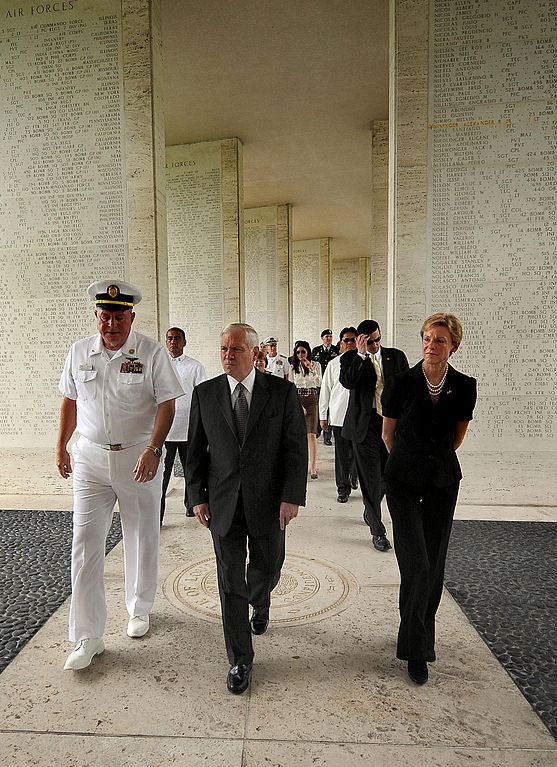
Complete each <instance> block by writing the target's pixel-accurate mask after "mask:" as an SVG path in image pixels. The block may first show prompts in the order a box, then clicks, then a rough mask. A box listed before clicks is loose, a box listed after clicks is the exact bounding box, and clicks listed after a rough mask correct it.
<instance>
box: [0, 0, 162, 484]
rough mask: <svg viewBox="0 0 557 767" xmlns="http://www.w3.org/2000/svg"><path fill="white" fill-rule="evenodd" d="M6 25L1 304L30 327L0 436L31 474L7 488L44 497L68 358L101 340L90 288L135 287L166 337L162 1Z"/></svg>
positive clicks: (111, 0)
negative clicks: (159, 269)
mask: <svg viewBox="0 0 557 767" xmlns="http://www.w3.org/2000/svg"><path fill="white" fill-rule="evenodd" d="M0 19H1V24H0V50H1V53H2V67H1V68H0V91H1V99H2V105H3V109H2V111H1V112H0V131H1V134H2V138H3V152H2V153H0V172H1V174H2V184H1V185H0V265H1V268H0V293H1V298H0V306H1V308H2V309H3V310H4V313H5V314H6V316H12V317H14V318H17V319H16V320H15V321H14V322H13V323H12V324H11V326H10V328H9V336H7V335H6V333H7V331H8V328H4V330H3V332H2V337H3V343H2V344H1V346H2V348H3V351H2V352H1V353H0V355H1V357H2V360H1V363H2V364H0V403H1V404H0V434H1V435H2V444H3V446H4V447H6V446H8V451H7V452H8V454H7V455H4V453H3V454H2V455H3V465H4V466H9V465H10V463H13V462H15V463H16V464H17V465H18V466H22V465H23V464H24V463H25V465H26V466H27V467H28V468H27V471H26V475H25V476H21V477H20V476H19V472H17V471H16V472H8V473H7V475H8V474H9V476H10V477H11V478H10V480H9V482H8V485H7V488H6V489H12V488H13V489H14V490H17V488H18V487H19V486H22V487H23V488H24V489H25V490H26V491H31V490H32V489H33V483H35V482H36V483H37V486H38V488H39V489H40V490H41V491H42V492H44V491H45V490H46V489H47V488H48V489H54V488H55V487H56V489H57V485H56V477H53V476H52V474H53V469H52V466H53V455H52V449H53V445H54V443H55V441H56V432H57V426H58V408H59V403H60V396H59V393H58V389H57V382H58V378H59V375H60V371H61V368H62V364H63V360H64V357H65V355H66V352H67V349H68V347H69V345H70V343H71V342H72V341H73V340H75V339H76V338H79V337H80V336H84V335H90V334H92V333H94V332H95V326H94V319H93V315H92V305H91V303H90V301H89V299H88V298H87V297H86V295H85V288H86V287H87V285H88V284H89V283H90V282H92V281H93V280H94V279H97V278H99V277H102V276H105V275H108V274H110V275H115V276H120V277H125V276H129V278H130V279H134V280H135V281H136V282H138V283H139V284H140V285H141V287H142V289H143V290H144V295H145V302H144V303H143V304H142V306H141V310H140V309H138V321H137V323H136V324H137V327H138V328H139V329H141V330H144V331H146V332H150V333H151V334H153V333H156V330H157V325H156V321H157V312H158V310H157V305H156V303H157V302H156V291H157V280H156V279H154V278H153V279H152V280H151V279H150V277H149V274H151V275H152V274H154V265H155V264H156V258H157V250H158V247H157V238H156V236H155V234H154V233H155V230H156V227H155V214H154V210H153V200H154V196H155V194H154V188H153V183H154V182H153V177H152V169H153V167H154V166H155V165H156V161H155V158H154V152H155V146H154V144H155V139H154V138H153V133H152V131H153V124H154V121H155V118H154V115H153V110H152V108H151V98H152V96H153V98H154V100H155V101H156V99H155V95H154V94H153V93H152V84H151V83H152V81H151V64H152V61H153V57H154V56H156V55H157V54H159V53H160V45H159V46H158V47H157V46H156V44H155V42H154V40H153V38H154V37H156V31H157V30H156V29H155V27H157V25H158V1H156V2H152V3H147V2H145V1H144V0H124V1H123V2H120V0H95V2H93V3H88V4H82V3H78V2H76V0H68V1H67V2H63V3H62V2H61V3H49V4H47V3H45V4H38V3H32V2H27V1H26V0H24V1H23V2H20V3H18V4H17V5H14V4H13V3H7V2H4V1H2V2H0ZM124 82H126V87H124ZM159 155H160V152H159ZM146 167H147V168H148V169H149V172H150V173H151V175H150V177H149V180H148V181H146V180H145V179H146V176H145V174H143V175H142V174H141V170H142V169H144V168H146ZM146 183H147V184H148V186H149V195H148V197H147V198H145V196H144V195H143V196H141V194H140V191H141V187H142V185H143V188H144V187H145V184H146ZM141 222H143V223H141ZM132 241H133V246H131V245H130V242H132ZM140 253H142V254H143V255H142V257H141V258H140V257H139V254H140ZM149 269H150V272H149ZM51 479H52V480H53V481H54V487H53V488H49V487H48V486H49V482H50V481H51Z"/></svg>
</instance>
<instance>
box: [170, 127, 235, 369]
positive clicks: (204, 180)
mask: <svg viewBox="0 0 557 767" xmlns="http://www.w3.org/2000/svg"><path fill="white" fill-rule="evenodd" d="M166 178H167V220H168V282H169V324H170V325H176V326H178V327H181V328H183V329H184V331H185V332H186V336H187V338H188V347H187V351H188V354H190V355H191V356H192V357H195V358H196V359H199V360H200V361H201V362H203V364H204V365H205V368H206V370H207V373H208V375H217V374H219V373H221V372H222V369H221V366H220V358H219V337H220V331H221V330H222V328H223V327H224V325H226V324H227V323H229V322H238V321H239V320H240V318H241V316H242V309H241V307H242V300H243V297H242V292H243V285H242V275H241V269H242V263H243V254H242V242H243V231H242V230H243V220H242V216H241V215H240V212H241V211H242V208H243V206H242V199H243V186H242V144H241V142H240V141H239V140H238V139H235V138H234V139H223V140H222V141H206V142H201V143H199V144H186V145H184V146H171V147H167V150H166Z"/></svg>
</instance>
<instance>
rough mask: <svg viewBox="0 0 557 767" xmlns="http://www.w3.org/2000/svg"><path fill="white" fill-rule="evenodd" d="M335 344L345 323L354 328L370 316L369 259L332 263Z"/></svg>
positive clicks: (344, 260)
mask: <svg viewBox="0 0 557 767" xmlns="http://www.w3.org/2000/svg"><path fill="white" fill-rule="evenodd" d="M332 283H333V285H332V292H333V324H332V326H331V329H332V331H333V334H334V343H337V342H338V334H339V333H340V331H341V330H342V328H343V327H345V326H346V325H354V326H355V327H356V326H357V325H358V323H359V322H361V321H362V320H363V319H365V318H366V317H369V316H374V317H375V315H370V306H369V294H370V289H369V288H370V259H369V258H350V259H343V260H342V261H334V262H333V280H332Z"/></svg>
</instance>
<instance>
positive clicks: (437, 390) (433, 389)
mask: <svg viewBox="0 0 557 767" xmlns="http://www.w3.org/2000/svg"><path fill="white" fill-rule="evenodd" d="M448 372H449V366H448V365H447V367H446V368H445V372H444V373H443V378H442V379H441V380H440V381H439V383H438V384H432V383H431V381H430V380H429V378H428V377H427V375H426V372H425V370H424V364H423V362H422V373H423V374H424V378H425V382H426V384H427V390H428V392H429V393H430V394H431V396H432V397H438V396H439V395H440V394H441V390H442V389H443V386H444V385H445V381H446V380H447V373H448Z"/></svg>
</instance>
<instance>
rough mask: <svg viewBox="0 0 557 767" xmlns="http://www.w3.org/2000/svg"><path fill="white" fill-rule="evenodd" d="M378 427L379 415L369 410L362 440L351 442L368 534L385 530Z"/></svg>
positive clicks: (382, 453) (384, 452)
mask: <svg viewBox="0 0 557 767" xmlns="http://www.w3.org/2000/svg"><path fill="white" fill-rule="evenodd" d="M382 428H383V419H382V417H381V416H380V415H378V414H377V413H376V412H375V411H373V414H372V417H371V422H370V425H369V427H368V430H367V434H366V437H365V439H364V441H363V442H354V443H353V448H354V458H355V459H356V468H357V469H358V479H359V480H360V490H361V492H362V499H363V502H364V520H365V521H366V523H367V524H368V525H369V526H370V528H371V534H372V535H385V533H386V530H385V525H384V524H383V522H382V521H381V499H382V498H383V496H384V495H385V485H384V482H383V469H384V468H385V463H386V462H387V458H388V453H387V448H386V447H385V444H384V442H383V439H382V436H381V432H382ZM389 509H390V507H389Z"/></svg>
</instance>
